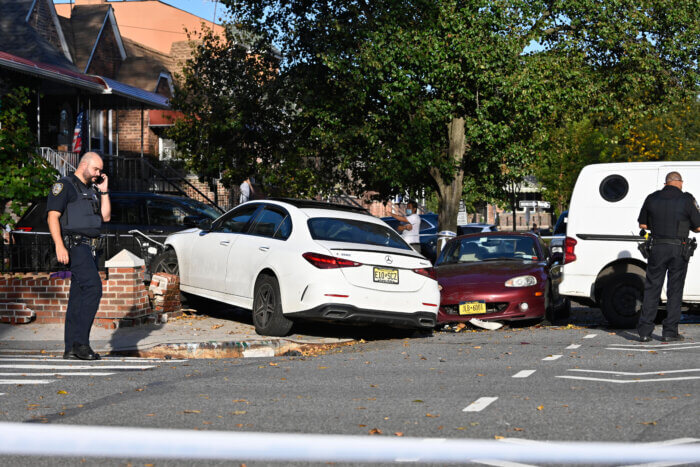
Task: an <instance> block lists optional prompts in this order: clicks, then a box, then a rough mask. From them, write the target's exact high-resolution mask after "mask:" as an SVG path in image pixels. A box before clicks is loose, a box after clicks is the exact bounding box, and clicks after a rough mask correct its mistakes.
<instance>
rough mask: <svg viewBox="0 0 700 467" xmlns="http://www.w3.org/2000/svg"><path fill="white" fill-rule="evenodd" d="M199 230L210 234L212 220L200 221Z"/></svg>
mask: <svg viewBox="0 0 700 467" xmlns="http://www.w3.org/2000/svg"><path fill="white" fill-rule="evenodd" d="M197 228H198V229H200V230H203V231H205V232H209V231H210V230H211V219H202V220H201V221H199V224H197Z"/></svg>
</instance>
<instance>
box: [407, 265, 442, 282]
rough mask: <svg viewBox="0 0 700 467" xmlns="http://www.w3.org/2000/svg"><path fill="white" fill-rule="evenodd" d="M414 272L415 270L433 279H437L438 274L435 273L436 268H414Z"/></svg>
mask: <svg viewBox="0 0 700 467" xmlns="http://www.w3.org/2000/svg"><path fill="white" fill-rule="evenodd" d="M413 272H415V273H416V274H420V275H421V276H425V277H427V278H428V279H432V280H434V281H436V280H437V274H436V273H435V268H420V269H414V270H413Z"/></svg>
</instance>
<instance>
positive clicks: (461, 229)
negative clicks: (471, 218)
mask: <svg viewBox="0 0 700 467" xmlns="http://www.w3.org/2000/svg"><path fill="white" fill-rule="evenodd" d="M496 231H498V227H496V226H495V225H493V224H482V223H473V224H462V225H458V226H457V235H467V234H471V233H478V232H496Z"/></svg>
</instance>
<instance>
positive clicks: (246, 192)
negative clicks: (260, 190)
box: [238, 177, 255, 204]
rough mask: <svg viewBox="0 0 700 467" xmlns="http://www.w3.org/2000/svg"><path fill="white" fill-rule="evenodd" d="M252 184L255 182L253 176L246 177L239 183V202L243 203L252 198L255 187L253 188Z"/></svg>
mask: <svg viewBox="0 0 700 467" xmlns="http://www.w3.org/2000/svg"><path fill="white" fill-rule="evenodd" d="M254 184H255V177H248V178H246V179H245V180H243V183H241V186H240V189H241V197H240V199H239V200H238V203H239V204H243V203H245V202H246V201H248V200H250V199H252V196H255V188H253V185H254ZM251 195H252V196H251Z"/></svg>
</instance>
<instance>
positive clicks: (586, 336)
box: [583, 334, 598, 339]
mask: <svg viewBox="0 0 700 467" xmlns="http://www.w3.org/2000/svg"><path fill="white" fill-rule="evenodd" d="M597 335H598V334H587V335H585V336H583V338H584V339H593V338H594V337H596V336H597Z"/></svg>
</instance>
